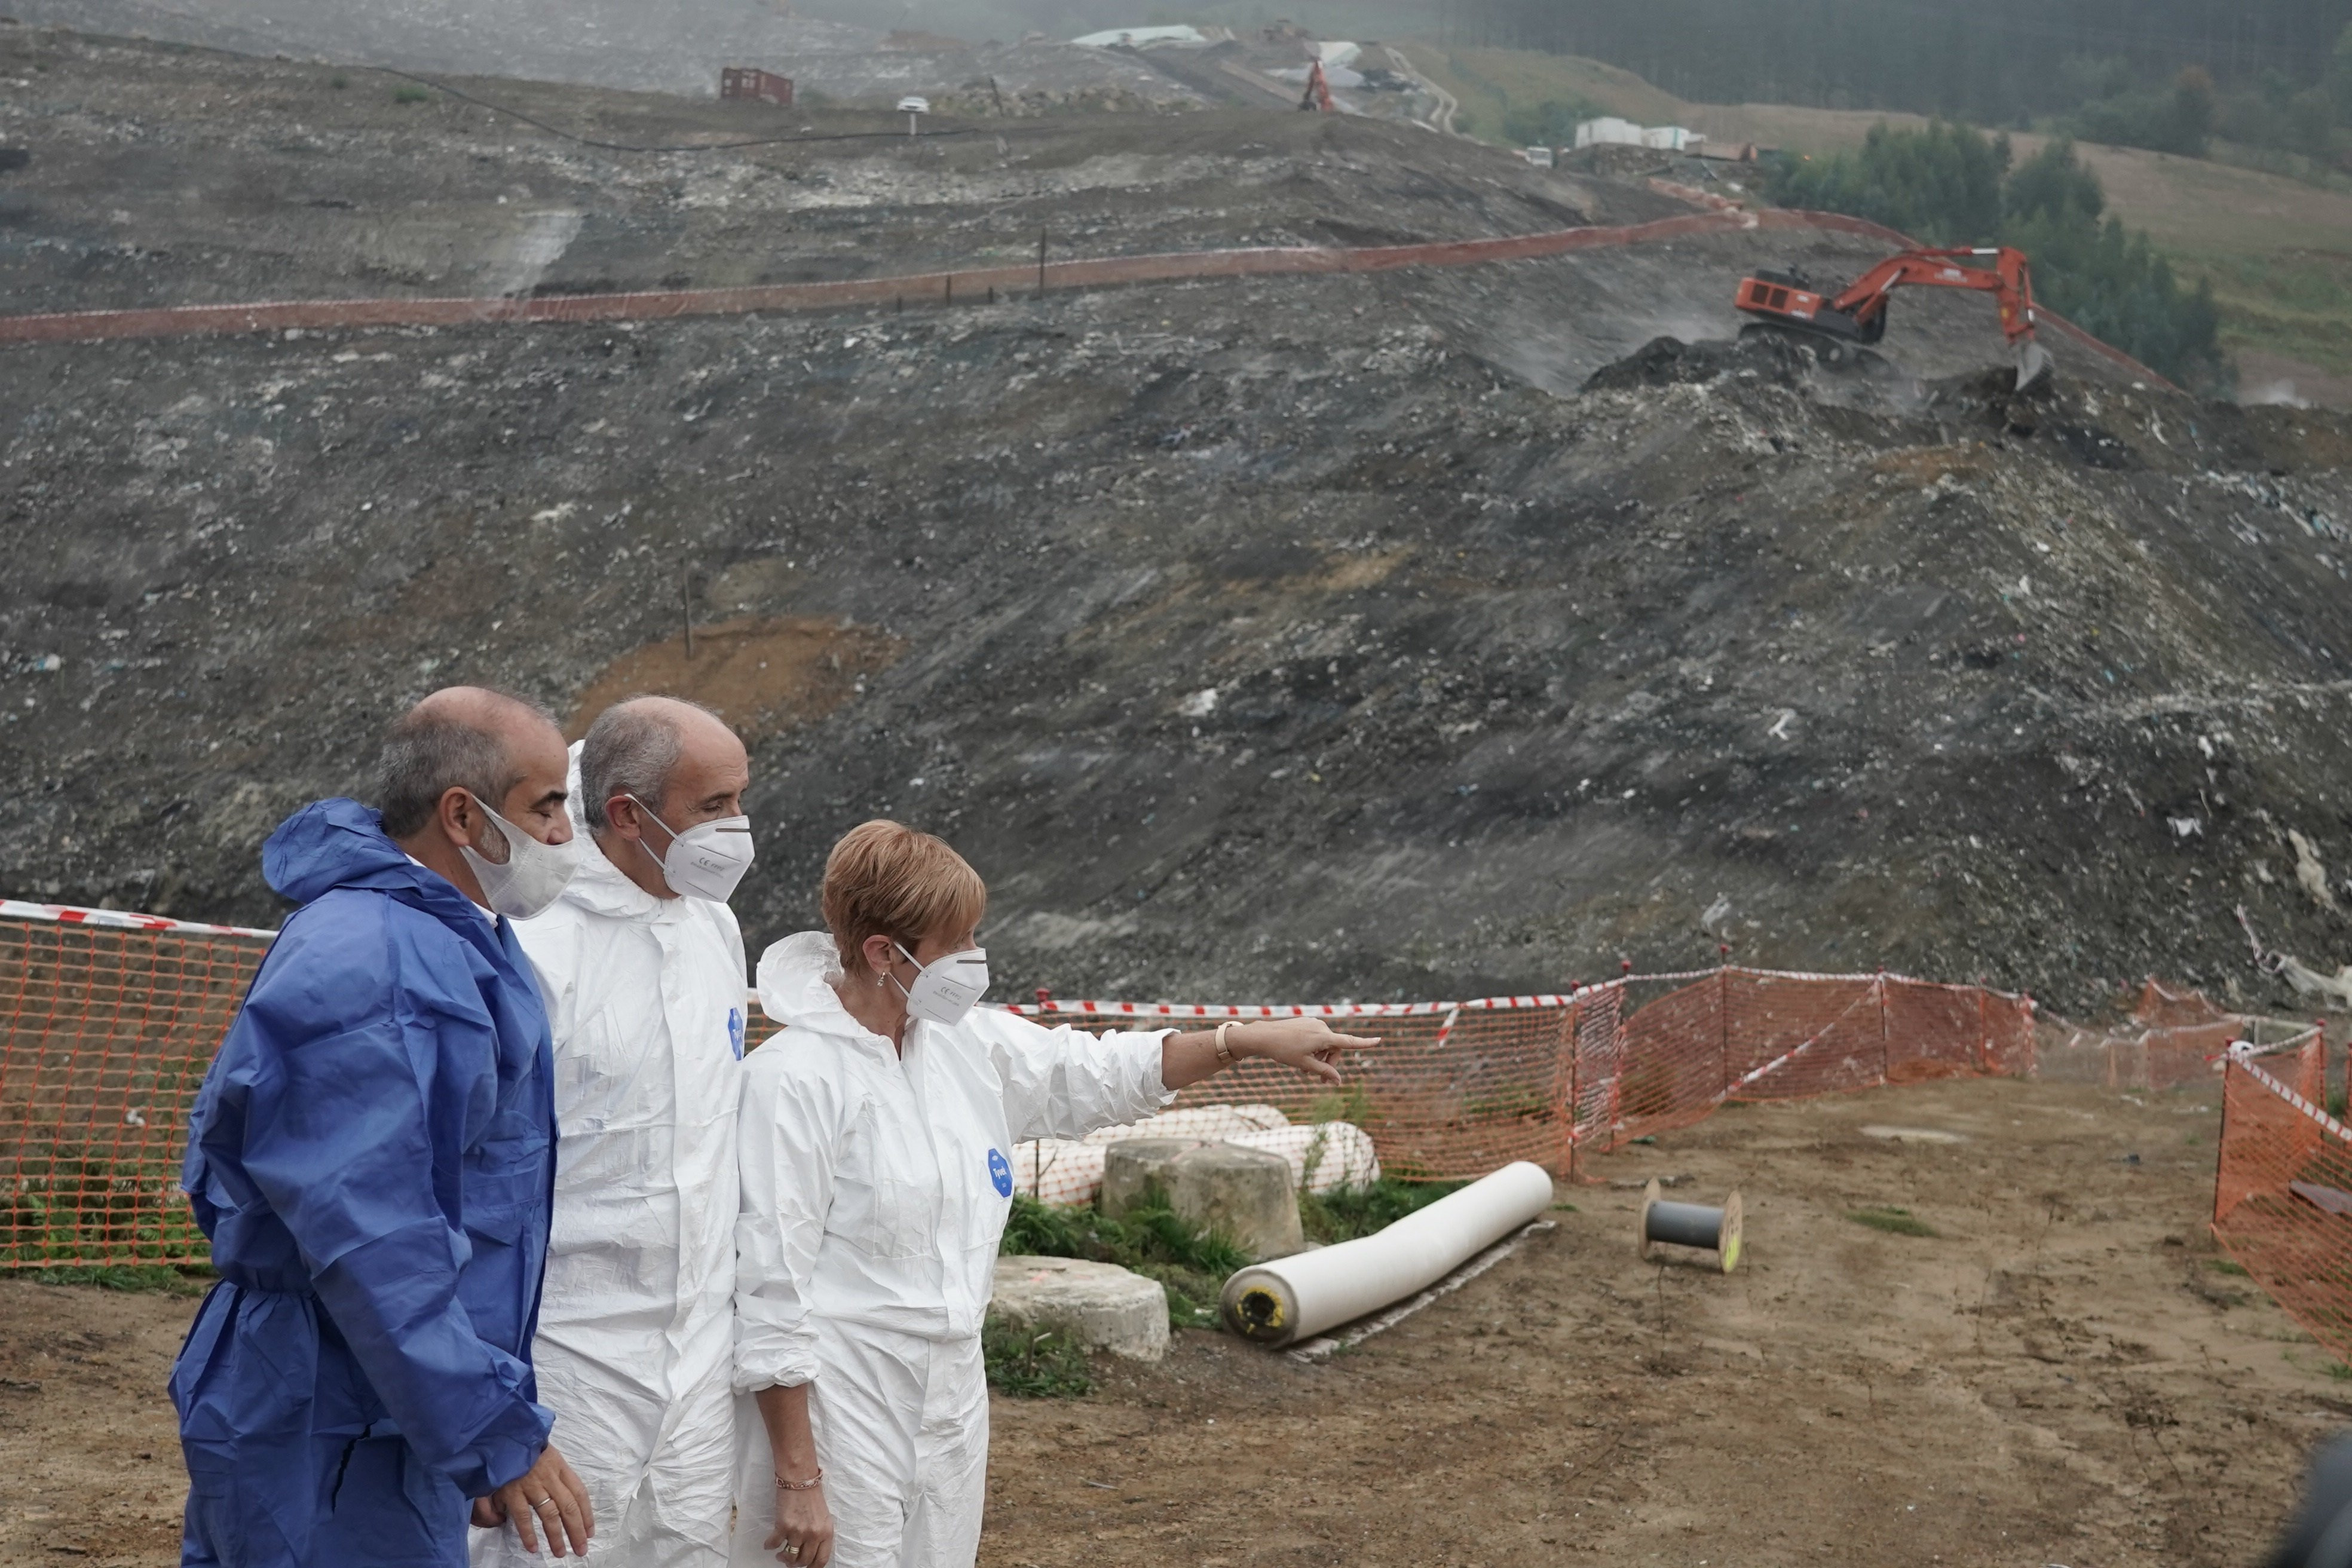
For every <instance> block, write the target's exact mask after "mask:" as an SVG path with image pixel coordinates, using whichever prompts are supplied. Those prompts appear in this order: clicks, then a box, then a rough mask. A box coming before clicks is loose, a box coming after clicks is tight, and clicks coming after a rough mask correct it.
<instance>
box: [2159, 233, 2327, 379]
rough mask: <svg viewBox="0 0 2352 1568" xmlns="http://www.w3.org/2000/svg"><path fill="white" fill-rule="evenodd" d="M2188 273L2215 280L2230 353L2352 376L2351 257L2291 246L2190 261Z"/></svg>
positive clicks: (2215, 295)
mask: <svg viewBox="0 0 2352 1568" xmlns="http://www.w3.org/2000/svg"><path fill="white" fill-rule="evenodd" d="M2182 271H2183V273H2184V274H2185V275H2189V276H2202V277H2206V278H2210V279H2212V283H2213V301H2214V303H2215V304H2216V305H2217V306H2218V307H2220V310H2221V337H2222V341H2223V342H2225V343H2227V344H2228V345H2229V346H2230V347H2231V348H2233V349H2238V348H2248V349H2254V350H2258V351H2262V352H2264V353H2276V354H2283V355H2284V356H2286V357H2287V358H2290V359H2297V360H2301V361H2302V362H2303V363H2305V364H2310V365H2315V366H2317V367H2318V368H2319V369H2321V370H2324V371H2327V372H2330V373H2332V374H2337V375H2344V374H2352V256H2344V255H2340V254H2337V253H2336V252H2333V251H2323V250H2312V249H2290V248H2286V247H2280V248H2278V249H2275V250H2269V251H2263V252H2258V253H2252V254H2249V253H2245V252H2227V253H2208V254H2200V255H2196V256H2192V257H2188V258H2184V259H2183V265H2182Z"/></svg>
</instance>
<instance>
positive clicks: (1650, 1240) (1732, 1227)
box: [1633, 1176, 1740, 1274]
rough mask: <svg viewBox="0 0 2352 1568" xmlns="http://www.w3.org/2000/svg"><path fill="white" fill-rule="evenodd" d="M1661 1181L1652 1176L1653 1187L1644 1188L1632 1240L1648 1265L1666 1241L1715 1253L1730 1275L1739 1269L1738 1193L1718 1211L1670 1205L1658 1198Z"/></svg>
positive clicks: (1696, 1205) (1686, 1205)
mask: <svg viewBox="0 0 2352 1568" xmlns="http://www.w3.org/2000/svg"><path fill="white" fill-rule="evenodd" d="M1658 1193H1659V1188H1658V1178H1657V1177H1655V1176H1652V1177H1651V1178H1650V1184H1649V1185H1648V1186H1645V1187H1643V1189H1642V1215H1641V1219H1640V1221H1639V1222H1638V1224H1637V1225H1636V1226H1635V1228H1634V1232H1633V1241H1634V1245H1635V1247H1638V1248H1639V1249H1640V1251H1641V1254H1642V1260H1643V1262H1645V1263H1646V1262H1648V1261H1649V1259H1650V1248H1651V1247H1653V1246H1654V1245H1655V1244H1657V1243H1659V1242H1665V1243H1667V1244H1668V1245H1670V1246H1675V1247H1699V1248H1702V1249H1704V1250H1706V1251H1709V1252H1713V1253H1714V1254H1715V1255H1716V1256H1717V1259H1718V1260H1719V1261H1720V1262H1721V1263H1722V1265H1723V1271H1724V1272H1725V1273H1726V1274H1728V1273H1730V1272H1731V1271H1732V1270H1733V1269H1734V1268H1738V1266H1739V1223H1740V1214H1739V1194H1738V1193H1737V1192H1735V1193H1733V1194H1731V1195H1730V1196H1729V1197H1727V1198H1726V1199H1724V1201H1723V1206H1722V1207H1721V1208H1719V1209H1717V1208H1709V1207H1707V1206H1706V1205H1705V1204H1675V1203H1668V1202H1667V1201H1666V1200H1665V1199H1664V1198H1663V1197H1660V1196H1659V1195H1658Z"/></svg>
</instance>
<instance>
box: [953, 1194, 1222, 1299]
mask: <svg viewBox="0 0 2352 1568" xmlns="http://www.w3.org/2000/svg"><path fill="white" fill-rule="evenodd" d="M997 1250H998V1251H1000V1252H1003V1253H1007V1254H1011V1255H1014V1256H1027V1257H1037V1258H1087V1259H1090V1260H1091V1261H1093V1262H1096V1263H1116V1264H1118V1266H1119V1267H1120V1268H1130V1269H1133V1270H1134V1271H1135V1272H1136V1273H1138V1274H1140V1275H1142V1276H1144V1277H1145V1278H1146V1279H1157V1280H1158V1281H1160V1289H1163V1290H1165V1291H1166V1292H1167V1293H1168V1321H1169V1323H1170V1324H1171V1326H1172V1327H1175V1328H1180V1329H1199V1328H1209V1327H1213V1325H1214V1324H1215V1322H1216V1310H1215V1308H1214V1306H1213V1303H1214V1302H1215V1301H1216V1300H1217V1298H1218V1296H1219V1295H1220V1294H1221V1293H1222V1292H1223V1289H1224V1285H1225V1279H1226V1277H1227V1276H1228V1275H1231V1274H1232V1273H1234V1270H1236V1269H1239V1268H1247V1267H1248V1265H1249V1254H1247V1253H1245V1252H1244V1251H1243V1250H1242V1249H1241V1247H1239V1246H1237V1245H1236V1244H1235V1243H1234V1239H1233V1237H1229V1236H1227V1235H1225V1234H1224V1233H1223V1232H1222V1231H1217V1230H1206V1229H1202V1227H1200V1226H1195V1225H1194V1224H1192V1222H1191V1221H1190V1220H1188V1219H1186V1218H1184V1216H1183V1215H1180V1214H1178V1213H1177V1212H1176V1211H1175V1210H1174V1209H1171V1208H1170V1207H1169V1206H1168V1199H1167V1195H1166V1194H1163V1193H1160V1192H1159V1191H1158V1190H1156V1189H1154V1190H1151V1191H1148V1192H1146V1193H1145V1194H1144V1200H1143V1202H1142V1203H1140V1204H1139V1205H1136V1206H1135V1207H1134V1208H1131V1209H1129V1211H1128V1212H1127V1213H1126V1214H1125V1215H1122V1216H1120V1217H1119V1218H1118V1219H1112V1218H1110V1217H1108V1215H1103V1214H1101V1213H1100V1212H1098V1211H1097V1210H1095V1209H1091V1208H1062V1207H1058V1206H1056V1205H1052V1204H1041V1203H1039V1202H1038V1201H1037V1200H1036V1199H1034V1198H1029V1197H1020V1196H1015V1197H1014V1198H1013V1213H1012V1214H1011V1215H1009V1216H1008V1217H1007V1218H1006V1220H1005V1222H1004V1239H1003V1242H1002V1243H1001V1244H1000V1245H999V1246H998V1248H997ZM1203 1301H1206V1302H1210V1303H1212V1305H1211V1306H1209V1307H1202V1305H1200V1303H1202V1302H1203Z"/></svg>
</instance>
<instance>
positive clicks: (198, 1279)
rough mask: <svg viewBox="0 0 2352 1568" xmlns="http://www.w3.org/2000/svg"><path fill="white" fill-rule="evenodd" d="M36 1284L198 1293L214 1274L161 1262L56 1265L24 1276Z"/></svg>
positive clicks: (207, 1286) (192, 1266) (198, 1267)
mask: <svg viewBox="0 0 2352 1568" xmlns="http://www.w3.org/2000/svg"><path fill="white" fill-rule="evenodd" d="M25 1278H26V1279H30V1280H32V1281H33V1282H34V1283H35V1284H37V1285H95V1286H97V1287H98V1288H99V1289H101V1290H127V1291H131V1292H134V1293H139V1294H152V1295H158V1296H201V1295H203V1294H204V1293H205V1291H206V1290H207V1289H210V1288H211V1286H212V1282H213V1280H214V1279H217V1278H218V1276H217V1275H215V1274H214V1272H213V1271H212V1270H211V1269H210V1268H205V1267H204V1266H203V1265H201V1264H187V1265H184V1266H181V1267H177V1268H174V1267H173V1266H171V1265H169V1264H163V1263H95V1264H59V1265H57V1266H54V1267H52V1268H36V1269H33V1270H32V1271H31V1272H30V1273H28V1274H26V1276H25Z"/></svg>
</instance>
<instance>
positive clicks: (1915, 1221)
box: [1845, 1204, 1938, 1237]
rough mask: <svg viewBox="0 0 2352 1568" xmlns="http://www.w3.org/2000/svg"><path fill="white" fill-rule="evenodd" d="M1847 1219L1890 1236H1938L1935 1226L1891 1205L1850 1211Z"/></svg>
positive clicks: (1872, 1206)
mask: <svg viewBox="0 0 2352 1568" xmlns="http://www.w3.org/2000/svg"><path fill="white" fill-rule="evenodd" d="M1845 1217H1846V1218H1848V1219H1850V1220H1852V1221H1853V1223H1854V1224H1856V1225H1866V1226H1869V1227H1870V1228H1871V1229H1873V1230H1883V1231H1885V1232H1886V1233H1887V1234H1888V1235H1890V1236H1928V1237H1932V1236H1935V1235H1937V1234H1938V1233H1937V1229H1936V1227H1935V1226H1932V1225H1929V1224H1928V1223H1927V1221H1926V1220H1924V1219H1921V1218H1920V1217H1919V1216H1918V1215H1915V1214H1913V1213H1912V1212H1911V1211H1910V1210H1909V1209H1903V1208H1896V1207H1895V1206H1894V1205H1891V1204H1873V1205H1870V1206H1869V1207H1868V1208H1859V1209H1848V1210H1846V1211H1845Z"/></svg>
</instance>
